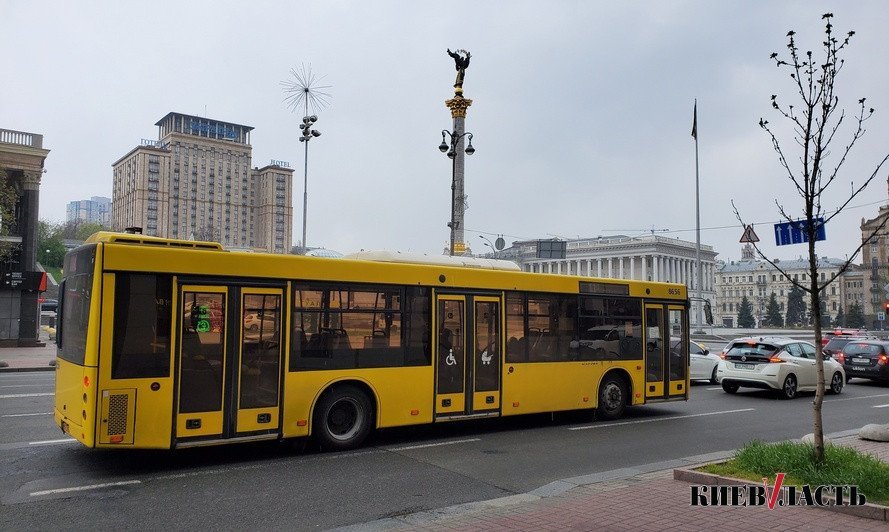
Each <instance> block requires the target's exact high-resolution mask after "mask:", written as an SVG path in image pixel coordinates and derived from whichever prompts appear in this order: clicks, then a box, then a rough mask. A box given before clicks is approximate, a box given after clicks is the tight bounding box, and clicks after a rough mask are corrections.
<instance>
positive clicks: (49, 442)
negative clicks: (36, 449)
mask: <svg viewBox="0 0 889 532" xmlns="http://www.w3.org/2000/svg"><path fill="white" fill-rule="evenodd" d="M72 441H77V440H75V439H74V438H65V439H63V440H43V441H29V442H28V445H56V444H59V443H70V442H72Z"/></svg>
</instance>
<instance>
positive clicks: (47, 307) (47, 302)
mask: <svg viewBox="0 0 889 532" xmlns="http://www.w3.org/2000/svg"><path fill="white" fill-rule="evenodd" d="M58 308H59V302H58V301H57V300H55V299H44V300H43V301H41V302H40V312H56V311H57V310H58Z"/></svg>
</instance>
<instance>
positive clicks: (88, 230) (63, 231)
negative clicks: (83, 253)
mask: <svg viewBox="0 0 889 532" xmlns="http://www.w3.org/2000/svg"><path fill="white" fill-rule="evenodd" d="M99 231H108V227H106V226H104V225H102V224H98V223H95V222H87V221H84V220H80V219H76V220H69V221H67V222H65V223H63V224H61V225H60V226H58V228H57V230H56V232H57V234H58V236H59V238H60V239H66V240H86V239H87V238H89V237H90V236H92V235H93V233H98V232H99Z"/></svg>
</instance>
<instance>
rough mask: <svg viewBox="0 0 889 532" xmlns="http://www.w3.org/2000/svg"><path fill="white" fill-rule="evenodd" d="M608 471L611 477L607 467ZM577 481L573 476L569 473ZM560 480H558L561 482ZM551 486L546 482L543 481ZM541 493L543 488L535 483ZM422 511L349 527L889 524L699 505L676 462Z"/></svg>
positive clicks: (842, 440) (878, 450) (865, 446)
mask: <svg viewBox="0 0 889 532" xmlns="http://www.w3.org/2000/svg"><path fill="white" fill-rule="evenodd" d="M831 441H832V442H833V443H834V444H835V445H848V446H851V447H855V448H858V449H860V450H862V451H865V452H868V453H871V454H874V455H875V456H877V457H878V458H880V459H882V460H883V461H889V443H881V442H868V441H863V440H859V439H858V437H857V436H849V435H843V436H842V437H838V438H835V439H832V440H831ZM605 476H608V475H607V474H606V475H605ZM567 480H570V479H567ZM556 484H558V482H556V483H553V484H552V485H550V486H553V485H556ZM541 489H543V488H541ZM535 491H536V492H540V491H541V490H535ZM542 495H543V496H541V495H539V494H535V492H531V493H526V494H520V495H514V496H511V497H504V498H502V499H495V500H491V501H483V502H479V503H470V504H465V505H460V506H455V507H451V508H443V509H440V510H431V511H427V512H419V513H416V514H410V515H405V516H400V517H396V518H390V519H381V520H379V521H373V522H370V523H363V524H358V525H353V526H350V527H345V528H344V530H467V531H468V530H472V531H476V530H528V531H532V530H534V531H536V530H566V529H567V530H634V531H643V532H644V531H661V530H683V531H685V530H708V531H709V530H843V531H849V532H851V531H858V530H882V531H885V530H887V529H889V527H887V524H886V523H885V522H882V521H875V520H871V519H864V518H861V517H854V516H851V515H846V514H842V513H839V512H833V511H828V510H822V509H818V508H806V507H792V508H791V507H779V508H776V509H775V510H769V509H768V508H766V507H748V508H744V507H692V506H691V505H690V502H691V484H690V483H688V482H682V481H678V480H673V472H672V469H667V470H661V471H655V472H651V473H642V474H637V475H633V476H629V477H628V478H622V479H613V480H604V481H601V482H596V483H592V484H587V485H581V486H577V487H574V488H572V489H568V490H567V491H563V492H561V493H557V494H555V495H552V496H546V494H542Z"/></svg>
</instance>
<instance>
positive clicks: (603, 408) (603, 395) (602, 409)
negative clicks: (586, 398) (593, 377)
mask: <svg viewBox="0 0 889 532" xmlns="http://www.w3.org/2000/svg"><path fill="white" fill-rule="evenodd" d="M626 409H627V384H626V383H625V382H624V380H623V379H622V378H620V377H618V376H616V375H608V376H606V377H605V379H604V380H602V384H600V385H599V406H598V408H597V409H596V417H597V418H600V419H605V420H612V419H618V418H620V417H621V416H623V415H624V411H625V410H626Z"/></svg>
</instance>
